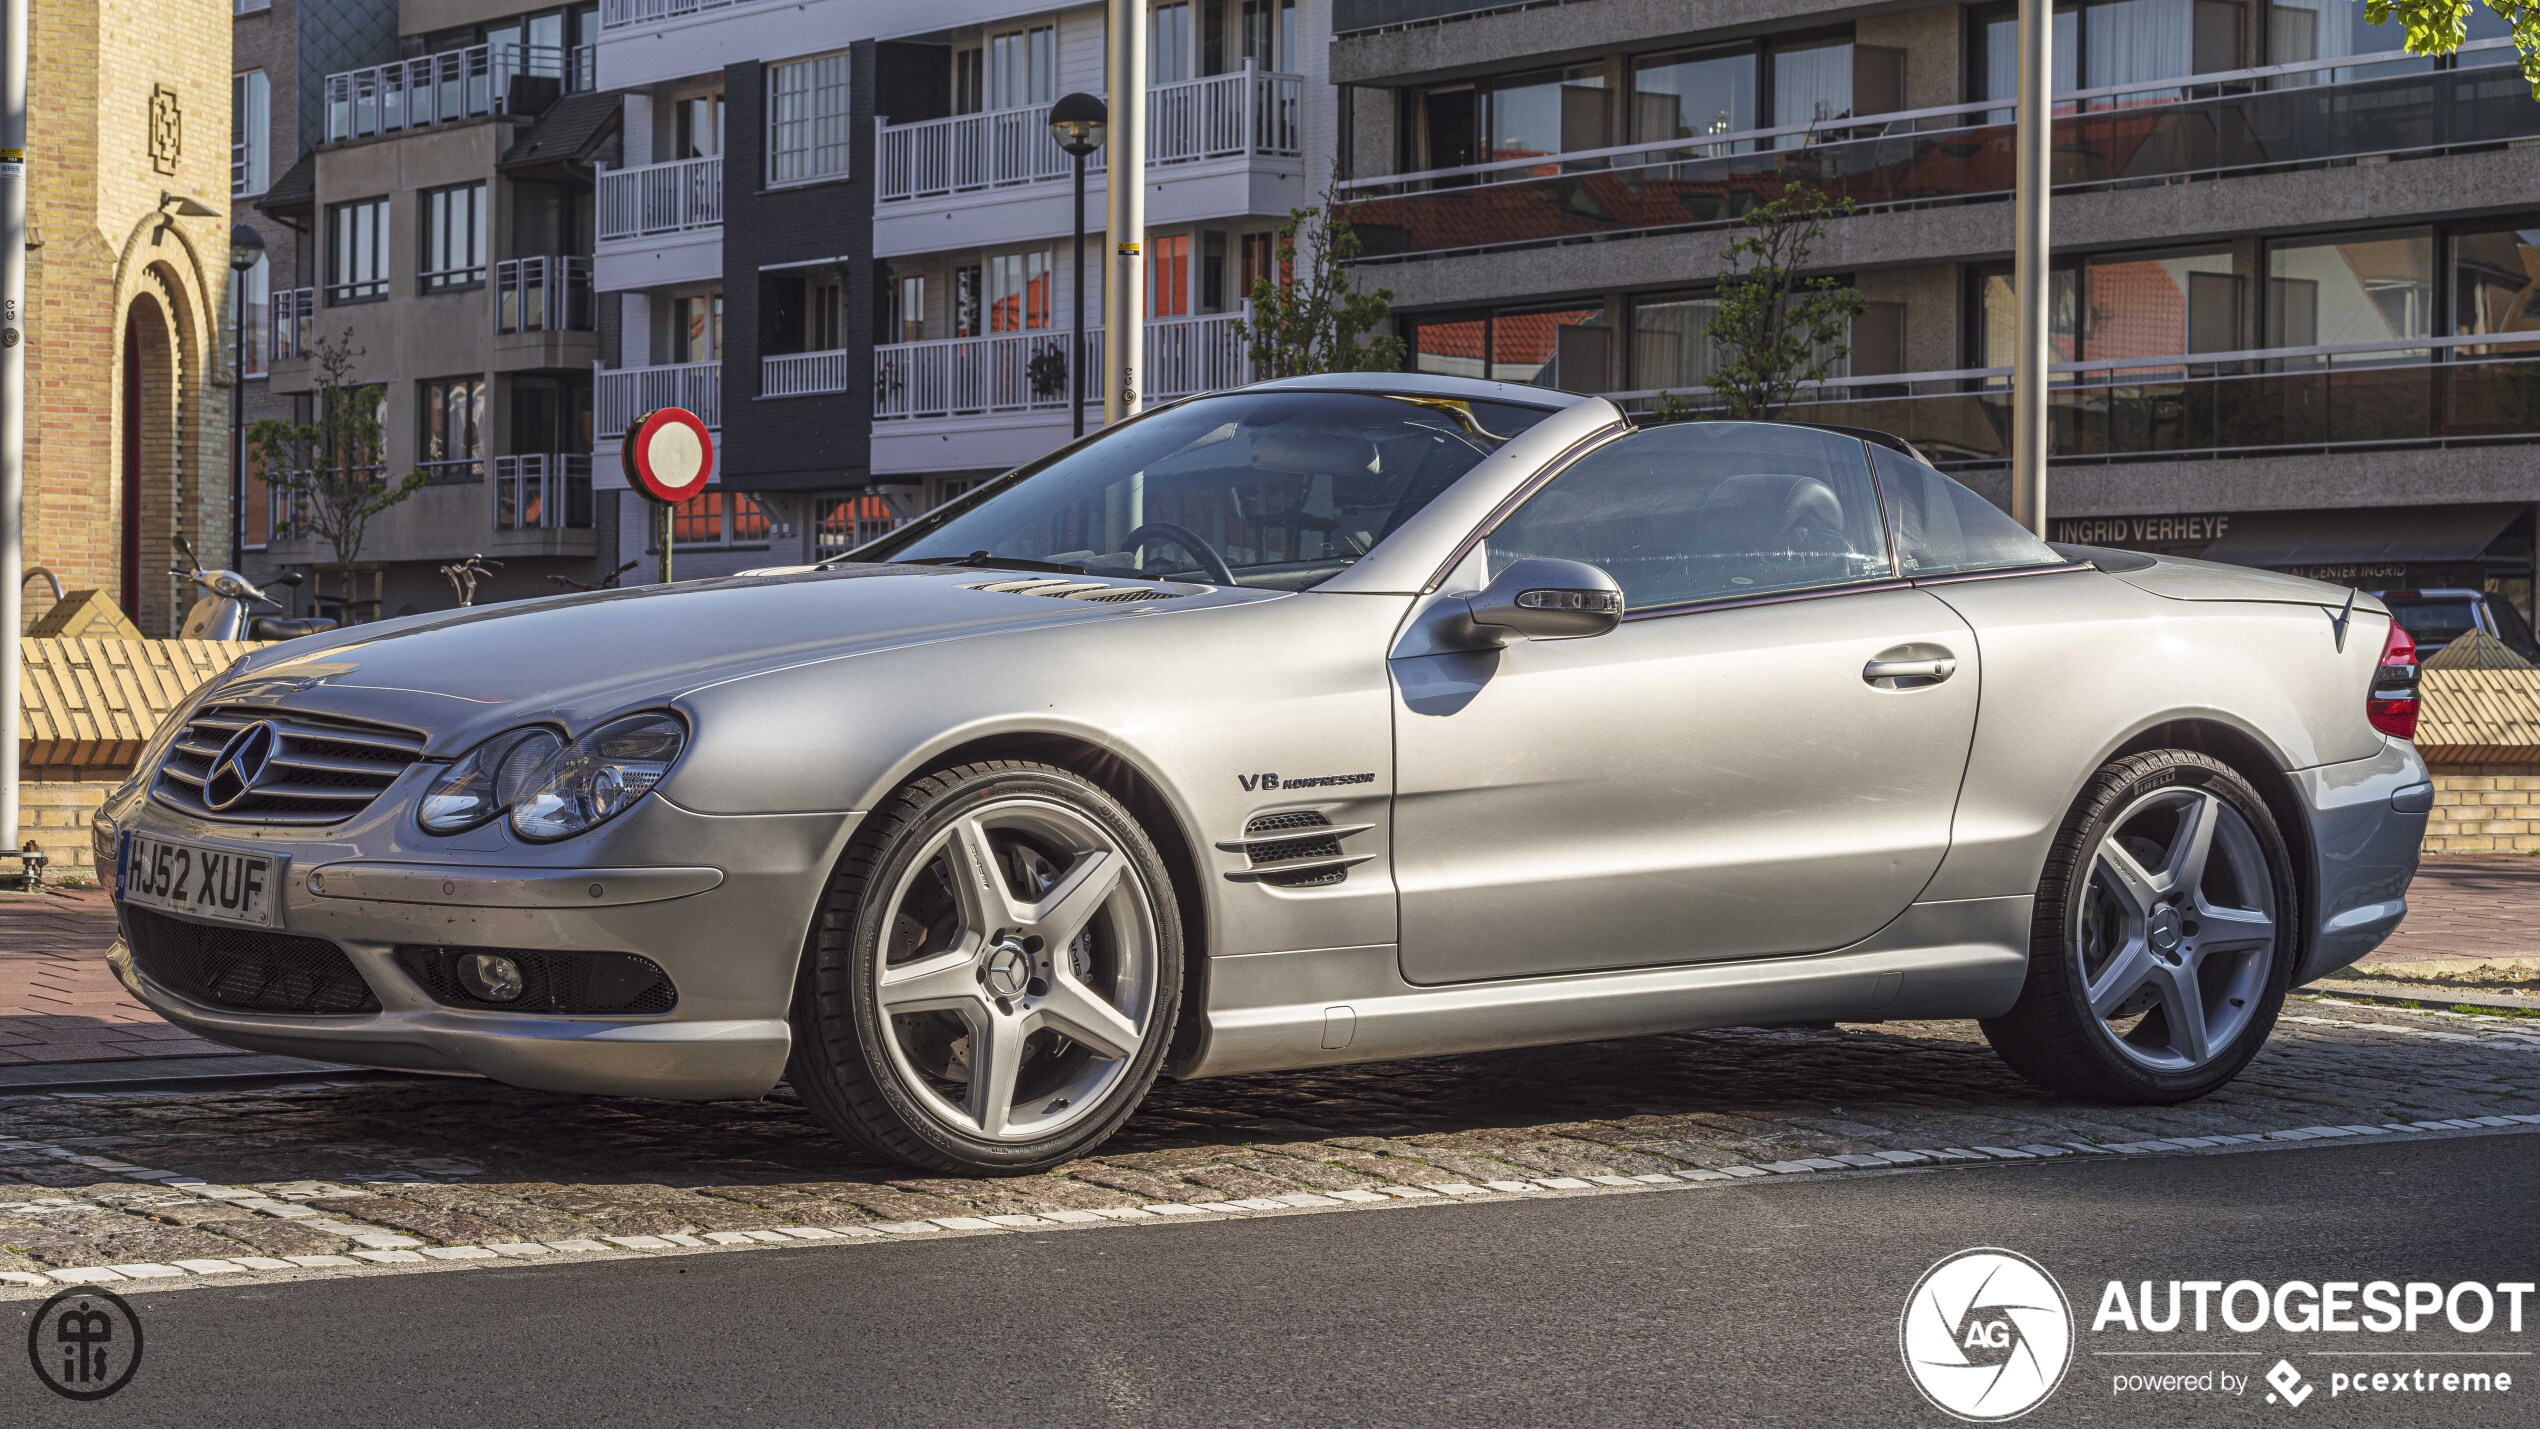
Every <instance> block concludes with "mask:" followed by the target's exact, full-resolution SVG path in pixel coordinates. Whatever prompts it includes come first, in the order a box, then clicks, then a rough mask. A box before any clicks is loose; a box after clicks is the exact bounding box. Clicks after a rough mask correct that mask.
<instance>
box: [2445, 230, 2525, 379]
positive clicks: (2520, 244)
mask: <svg viewBox="0 0 2540 1429" xmlns="http://www.w3.org/2000/svg"><path fill="white" fill-rule="evenodd" d="M2451 247H2452V254H2451V259H2452V327H2451V330H2452V332H2453V333H2455V334H2457V335H2459V336H2463V337H2472V336H2479V335H2483V334H2487V333H2527V332H2532V331H2534V330H2540V279H2535V278H2534V276H2533V275H2534V274H2540V228H2517V227H2511V226H2508V227H2504V228H2489V229H2476V230H2472V231H2469V232H2465V233H2460V234H2456V235H2454V237H2453V239H2452V244H2451ZM2529 350H2530V349H2528V348H2525V347H2514V348H2467V349H2462V355H2463V356H2469V357H2483V356H2491V355H2494V354H2496V353H2498V352H2527V351H2529Z"/></svg>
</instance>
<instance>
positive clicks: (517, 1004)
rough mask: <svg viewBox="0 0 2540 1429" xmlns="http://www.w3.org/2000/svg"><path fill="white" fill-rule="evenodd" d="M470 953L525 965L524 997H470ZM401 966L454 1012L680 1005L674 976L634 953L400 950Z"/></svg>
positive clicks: (631, 1010) (641, 1012) (640, 1009)
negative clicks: (461, 964) (464, 974)
mask: <svg viewBox="0 0 2540 1429" xmlns="http://www.w3.org/2000/svg"><path fill="white" fill-rule="evenodd" d="M469 953H491V954H493V955H495V956H497V957H505V958H509V959H511V960H512V961H513V962H515V963H517V964H519V966H520V982H521V991H520V996H518V997H516V998H513V999H512V1000H511V1001H509V1002H490V1001H487V1000H486V999H484V998H481V997H477V996H475V995H473V994H472V993H470V992H469V991H468V990H467V985H466V984H465V983H463V982H461V981H459V974H458V960H459V959H460V958H461V957H464V956H466V955H467V954H469ZM397 965H398V966H399V967H402V968H404V969H405V970H406V974H407V976H409V977H412V978H413V979H414V980H415V981H416V982H418V983H420V984H422V986H423V990H424V991H425V992H428V993H430V994H432V1000H433V1001H435V1002H438V1003H441V1004H443V1005H445V1006H449V1007H475V1008H486V1009H491V1010H496V1011H502V1012H564V1013H584V1014H590V1013H626V1014H633V1015H638V1016H649V1015H652V1014H655V1013H662V1012H668V1011H670V1010H671V1009H672V1008H674V1007H677V1006H678V1005H679V994H678V992H677V990H675V989H673V988H672V987H671V985H670V975H669V974H667V973H665V972H663V971H662V970H661V967H660V965H659V964H657V963H655V962H653V960H652V959H650V958H644V957H638V956H636V955H635V954H633V953H575V952H553V951H549V950H547V949H544V948H452V947H442V946H439V945H422V946H407V947H401V948H399V949H397Z"/></svg>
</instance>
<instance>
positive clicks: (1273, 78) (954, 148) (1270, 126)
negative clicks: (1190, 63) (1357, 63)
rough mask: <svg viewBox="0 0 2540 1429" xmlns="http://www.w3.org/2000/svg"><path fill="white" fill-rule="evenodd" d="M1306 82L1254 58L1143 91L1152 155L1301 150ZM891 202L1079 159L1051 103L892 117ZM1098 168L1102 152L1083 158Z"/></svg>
mask: <svg viewBox="0 0 2540 1429" xmlns="http://www.w3.org/2000/svg"><path fill="white" fill-rule="evenodd" d="M1304 93H1305V81H1304V80H1303V79H1301V78H1299V77H1298V76H1296V75H1292V74H1272V73H1270V72H1268V71H1266V70H1261V69H1257V68H1254V67H1252V66H1250V65H1247V66H1245V67H1244V68H1243V69H1241V70H1237V71H1234V72H1232V73H1228V74H1216V75H1209V76H1208V77H1206V78H1204V79H1186V80H1180V81H1177V82H1175V83H1172V84H1159V85H1156V86H1154V87H1153V88H1151V89H1149V90H1148V91H1147V162H1148V163H1149V164H1150V165H1156V166H1164V165H1172V164H1188V163H1197V162H1199V161H1201V160H1204V159H1221V158H1230V157H1233V156H1234V155H1237V154H1244V153H1254V154H1267V155H1278V156H1289V155H1294V154H1297V153H1300V152H1302V149H1301V145H1302V143H1303V129H1302V125H1303V110H1304ZM876 142H877V144H878V146H879V149H880V153H881V169H882V175H881V199H882V201H883V202H885V203H893V202H902V201H906V200H909V199H918V198H939V197H942V196H944V195H947V194H960V193H977V192H980V191H983V190H987V189H997V188H1008V187H1011V186H1013V185H1016V184H1036V183H1046V182H1052V181H1055V180H1059V179H1064V178H1067V177H1069V176H1070V175H1071V174H1073V173H1074V160H1072V159H1070V158H1069V157H1068V156H1067V153H1066V151H1065V150H1063V149H1061V148H1059V147H1058V143H1057V141H1056V140H1054V139H1052V138H1050V128H1049V106H1048V105H1046V104H1036V105H1028V106H1026V107H1024V108H1020V109H992V110H989V111H987V112H985V113H981V114H955V115H953V116H951V117H949V118H945V119H922V120H919V121H917V122H915V123H911V124H886V125H884V126H882V129H881V132H880V137H879V139H878V140H877V141H876ZM1085 166H1086V169H1087V170H1088V171H1089V172H1096V173H1098V172H1100V171H1101V170H1102V167H1103V151H1102V150H1100V149H1096V150H1095V151H1094V152H1093V154H1092V155H1091V156H1090V157H1088V158H1087V159H1086V161H1085Z"/></svg>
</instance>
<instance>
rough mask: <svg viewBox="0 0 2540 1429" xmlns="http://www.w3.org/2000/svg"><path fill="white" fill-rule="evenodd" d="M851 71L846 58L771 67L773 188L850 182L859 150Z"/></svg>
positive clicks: (770, 174) (769, 170)
mask: <svg viewBox="0 0 2540 1429" xmlns="http://www.w3.org/2000/svg"><path fill="white" fill-rule="evenodd" d="M848 68H849V67H848V57H847V56H846V55H844V54H835V55H822V56H820V57H819V58H818V59H808V60H798V61H795V62H794V63H791V64H780V65H770V66H768V70H767V181H768V182H769V183H771V184H800V183H809V182H810V181H812V180H814V179H834V178H841V177H843V176H845V174H846V172H847V168H848V158H849V155H850V154H851V153H852V152H853V149H854V145H853V143H852V142H851V141H852V137H853V132H854V131H853V127H852V124H851V122H850V121H851V119H852V117H853V116H852V115H851V114H850V113H849V109H848V102H847V101H848V90H849V85H848V80H849V73H848Z"/></svg>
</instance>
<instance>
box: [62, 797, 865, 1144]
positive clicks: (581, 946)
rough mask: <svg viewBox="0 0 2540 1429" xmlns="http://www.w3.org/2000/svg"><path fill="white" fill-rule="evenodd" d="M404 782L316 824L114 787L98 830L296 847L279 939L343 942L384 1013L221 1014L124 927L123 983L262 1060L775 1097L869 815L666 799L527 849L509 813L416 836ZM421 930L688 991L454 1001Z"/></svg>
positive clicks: (428, 935) (225, 844) (577, 1087)
mask: <svg viewBox="0 0 2540 1429" xmlns="http://www.w3.org/2000/svg"><path fill="white" fill-rule="evenodd" d="M413 777H414V778H415V779H417V780H419V779H420V778H422V777H425V776H423V775H415V776H413ZM403 783H404V781H401V784H400V786H398V787H392V788H391V789H390V790H389V791H388V792H387V793H385V794H383V795H382V796H381V798H380V799H379V800H378V802H377V803H376V804H374V805H373V806H372V808H371V809H370V810H368V811H366V812H365V813H364V814H363V815H362V816H360V817H359V818H357V819H355V820H352V821H349V822H348V823H347V824H346V825H343V826H339V827H338V828H333V829H326V830H320V831H317V832H316V834H315V835H314V836H312V835H311V834H310V833H308V832H307V831H303V830H291V829H276V828H265V827H259V826H255V825H248V824H229V823H219V822H211V821H205V820H199V819H194V818H191V817H188V816H186V815H183V814H180V813H178V812H176V811H174V810H170V809H168V808H165V807H163V806H161V805H158V804H156V803H153V802H150V801H149V800H148V799H147V798H146V796H144V795H142V794H140V793H138V792H137V791H134V792H131V793H129V794H126V795H121V796H118V797H117V798H115V799H112V800H109V802H108V804H107V806H106V808H105V810H104V811H103V812H102V813H101V814H100V816H99V822H98V827H97V836H98V840H99V842H100V844H101V845H102V846H104V847H105V848H107V849H111V848H112V847H113V843H112V840H113V839H114V838H115V837H116V836H119V835H120V834H122V833H124V832H128V831H131V830H134V829H139V830H142V831H145V832H148V833H151V834H154V835H156V836H158V837H161V838H168V839H179V840H184V841H188V842H192V843H196V844H208V845H212V846H214V847H221V848H229V849H246V850H253V851H256V852H262V853H273V854H279V855H285V856H287V858H288V860H289V862H288V864H287V866H286V867H285V869H284V872H283V878H282V882H281V891H280V896H279V903H278V910H277V911H278V914H279V919H278V922H277V925H276V928H275V930H274V931H277V932H287V933H290V934H292V935H295V936H299V937H317V938H324V939H326V940H327V941H329V942H331V943H333V944H335V945H336V946H337V947H339V948H341V949H342V950H343V951H344V954H345V956H346V957H347V958H348V959H350V960H351V962H352V964H353V967H354V969H355V970H356V971H357V972H359V973H360V974H361V977H362V979H363V981H365V982H367V983H368V984H369V985H370V987H371V990H372V992H373V993H374V994H375V995H376V996H377V998H378V1001H379V1004H380V1010H379V1011H377V1012H372V1013H359V1014H354V1015H350V1016H308V1015H299V1014H281V1013H268V1012H252V1011H240V1010H235V1009H231V1008H226V1007H217V1006H212V1005H210V1004H208V1003H206V1002H203V1001H201V1000H199V999H197V998H194V997H189V996H187V995H186V994H184V993H180V992H178V991H177V990H175V989H173V988H171V987H168V986H165V985H163V984H161V983H159V982H157V981H154V980H153V979H151V978H150V977H149V976H147V975H146V974H145V973H144V972H143V971H142V969H141V968H140V967H138V966H136V963H135V959H134V958H133V956H132V953H131V950H130V948H129V947H128V946H127V945H126V943H125V942H124V941H123V940H121V939H119V940H118V941H117V943H116V945H115V947H114V949H113V950H112V951H111V952H110V953H109V954H108V962H109V965H110V966H111V967H112V968H113V969H114V972H115V975H116V976H117V977H118V978H119V979H121V980H122V982H123V984H124V986H125V987H127V988H129V989H131V991H132V993H133V995H134V996H135V997H138V998H139V999H141V1001H142V1002H144V1003H145V1004H147V1005H148V1006H149V1007H151V1008H152V1009H153V1010H155V1011H156V1012H158V1013H159V1014H160V1015H161V1016H164V1017H166V1018H167V1019H168V1020H169V1021H170V1022H173V1023H175V1024H176V1025H178V1026H180V1027H184V1028H186V1029H188V1030H190V1031H193V1032H196V1033H199V1034H201V1035H202V1036H204V1037H207V1038H210V1039H212V1040H214V1041H218V1042H223V1043H227V1044H229V1045H231V1046H236V1047H243V1048H247V1049H250V1050H253V1051H259V1052H275V1053H283V1054H286V1055H292V1056H301V1057H313V1058H318V1059H321V1060H325V1061H333V1062H344V1063H350V1064H353V1065H357V1066H367V1067H388V1068H397V1069H403V1070H412V1071H424V1072H472V1073H477V1074H480V1075H483V1076H487V1077H491V1078H494V1079H495V1080H497V1081H503V1082H509V1083H512V1084H514V1085H517V1086H524V1087H535V1088H540V1089H543V1090H549V1091H562V1092H583V1093H596V1094H603V1095H624V1096H650V1097H670V1098H682V1099H696V1100H705V1099H719V1098H731V1097H755V1096H759V1095H761V1094H763V1093H765V1092H766V1091H767V1090H768V1089H769V1088H770V1087H772V1086H774V1085H775V1083H776V1081H777V1079H778V1078H780V1077H781V1076H782V1075H783V1074H784V1069H785V1059H786V1056H787V1054H788V1052H789V1051H790V1050H791V1047H792V1036H791V1033H790V1031H789V1030H788V1027H787V1023H786V1013H787V1010H788V1008H789V1005H790V1004H791V1001H792V997H793V989H794V977H795V972H796V968H797V965H798V963H799V961H800V957H801V953H802V948H803V942H804V936H805V933H806V930H807V929H808V928H809V927H810V924H811V920H812V916H813V913H814V911H815V909H816V908H817V906H818V902H819V898H820V894H821V891H822V889H823V888H824V887H825V886H826V884H827V881H828V876H829V872H830V870H831V869H832V868H833V867H834V866H835V864H836V861H837V857H838V854H839V852H840V850H841V849H842V848H843V847H844V845H845V842H846V839H847V837H848V836H849V835H850V834H851V833H852V832H853V830H854V827H855V824H856V822H857V816H856V815H854V814H852V813H835V814H784V815H765V816H749V817H734V816H719V815H706V814H698V813H694V812H691V811H689V810H687V809H683V808H680V807H679V806H677V805H675V804H672V803H671V802H670V801H669V800H667V799H665V798H663V797H661V796H660V795H659V794H658V793H656V794H654V795H652V796H650V797H648V798H646V799H645V800H644V801H643V803H642V804H641V805H639V806H638V807H637V808H635V809H632V810H629V811H628V812H627V813H626V814H625V815H624V816H623V817H621V818H620V819H618V820H615V821H613V822H612V823H610V824H608V825H605V826H603V827H602V828H600V829H596V830H593V831H592V833H590V834H588V835H584V836H583V837H582V838H579V839H572V840H566V841H565V842H563V843H559V844H546V845H532V844H523V843H519V842H516V841H514V840H512V839H511V838H510V836H509V835H508V834H506V833H504V832H502V831H501V829H500V828H499V826H497V827H495V828H492V829H486V830H478V831H476V832H475V833H472V834H466V835H460V836H458V837H455V838H450V839H434V838H431V837H430V836H427V835H424V834H422V833H421V832H420V831H419V830H416V829H415V828H414V826H413V824H412V822H411V812H410V811H411V797H412V794H413V792H414V791H413V790H410V789H406V788H404V787H403ZM109 856H111V855H109ZM108 867H109V872H108V876H110V877H111V876H112V874H111V865H109V866H108ZM417 944H424V945H441V946H451V947H472V948H492V949H504V948H529V949H545V950H553V951H567V952H624V953H637V954H641V955H642V956H644V957H646V958H649V959H651V960H652V961H653V962H654V963H655V964H657V965H659V966H660V968H661V969H662V971H663V972H664V973H666V974H667V975H668V976H669V978H670V981H671V985H672V986H673V987H674V988H675V989H676V990H677V994H678V1001H677V1005H676V1006H675V1007H673V1009H672V1010H671V1011H669V1012H666V1013H662V1014H659V1015H656V1016H633V1015H609V1016H565V1015H552V1014H534V1013H512V1012H501V1011H493V1010H478V1009H473V1008H460V1007H451V1006H447V1005H444V1004H442V1003H441V1002H438V1001H436V1000H435V999H434V998H433V997H432V996H431V995H430V994H429V993H428V992H427V991H426V990H425V989H424V988H423V987H422V986H421V985H419V984H418V983H417V982H416V981H415V979H414V978H412V977H411V976H409V975H408V973H407V972H406V970H405V969H404V968H403V967H402V966H400V965H399V963H398V962H397V960H396V956H395V953H396V949H397V948H398V947H400V946H405V945H417Z"/></svg>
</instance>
